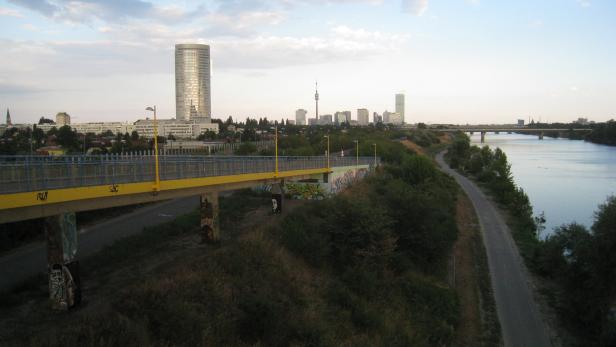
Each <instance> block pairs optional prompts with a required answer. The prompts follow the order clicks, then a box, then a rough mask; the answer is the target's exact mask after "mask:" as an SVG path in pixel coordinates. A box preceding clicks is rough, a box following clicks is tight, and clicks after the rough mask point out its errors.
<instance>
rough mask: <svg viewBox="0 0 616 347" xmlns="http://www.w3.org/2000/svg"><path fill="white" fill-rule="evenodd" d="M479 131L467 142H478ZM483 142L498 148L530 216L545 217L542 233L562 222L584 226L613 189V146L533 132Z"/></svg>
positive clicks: (615, 155)
mask: <svg viewBox="0 0 616 347" xmlns="http://www.w3.org/2000/svg"><path fill="white" fill-rule="evenodd" d="M480 142H481V141H480V135H479V134H478V133H475V134H474V135H472V136H471V143H472V144H474V145H478V146H481V143H480ZM485 145H488V146H490V147H491V148H492V149H496V147H499V148H501V149H502V150H503V151H504V152H505V153H506V154H507V158H508V159H509V162H510V163H511V172H512V173H513V176H514V180H515V182H516V184H517V185H518V186H520V187H522V188H523V189H524V191H526V194H528V197H529V199H530V202H531V204H532V205H533V209H534V212H535V215H538V214H539V213H541V212H542V211H543V212H544V213H545V217H546V220H547V222H546V225H545V226H546V229H545V231H544V233H543V235H544V236H545V235H547V234H548V233H551V232H552V230H553V228H555V227H558V226H560V225H562V224H566V223H571V222H574V221H575V222H577V223H580V224H583V225H586V226H588V227H590V226H591V225H592V223H593V218H594V212H595V211H596V209H597V206H598V205H599V204H602V203H604V202H605V200H606V198H607V197H608V196H609V195H614V194H616V147H610V146H604V145H597V144H594V143H590V142H585V141H580V140H568V139H553V138H548V137H545V138H544V139H543V140H541V141H540V140H539V139H538V138H537V136H536V135H519V134H504V133H501V134H498V135H496V134H494V133H488V134H486V143H485Z"/></svg>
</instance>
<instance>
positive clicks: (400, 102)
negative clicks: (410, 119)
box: [396, 94, 406, 124]
mask: <svg viewBox="0 0 616 347" xmlns="http://www.w3.org/2000/svg"><path fill="white" fill-rule="evenodd" d="M396 113H399V114H400V117H402V124H404V123H405V122H406V119H404V94H396Z"/></svg>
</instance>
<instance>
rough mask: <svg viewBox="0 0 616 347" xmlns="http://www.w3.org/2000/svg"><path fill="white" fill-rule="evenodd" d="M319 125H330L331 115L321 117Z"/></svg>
mask: <svg viewBox="0 0 616 347" xmlns="http://www.w3.org/2000/svg"><path fill="white" fill-rule="evenodd" d="M319 124H320V125H330V124H332V115H331V114H324V115H322V116H321V117H319Z"/></svg>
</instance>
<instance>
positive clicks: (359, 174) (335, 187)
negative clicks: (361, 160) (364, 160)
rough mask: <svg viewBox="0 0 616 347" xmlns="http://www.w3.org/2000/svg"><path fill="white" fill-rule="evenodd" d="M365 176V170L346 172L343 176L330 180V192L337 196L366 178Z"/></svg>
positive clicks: (366, 171) (366, 173)
mask: <svg viewBox="0 0 616 347" xmlns="http://www.w3.org/2000/svg"><path fill="white" fill-rule="evenodd" d="M366 175H368V170H367V169H358V170H348V171H347V172H345V173H344V175H342V176H338V177H334V178H333V179H332V181H331V189H330V192H331V193H332V194H338V193H339V192H341V191H343V190H345V189H347V188H348V187H350V186H351V185H353V184H354V183H356V182H358V181H359V180H361V179H362V178H364V177H366Z"/></svg>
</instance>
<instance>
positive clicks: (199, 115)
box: [0, 44, 594, 139]
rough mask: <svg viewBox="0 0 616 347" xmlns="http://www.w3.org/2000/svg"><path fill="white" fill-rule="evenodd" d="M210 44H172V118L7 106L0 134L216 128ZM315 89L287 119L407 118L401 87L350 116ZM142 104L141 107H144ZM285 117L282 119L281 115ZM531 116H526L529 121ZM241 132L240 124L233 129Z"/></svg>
mask: <svg viewBox="0 0 616 347" xmlns="http://www.w3.org/2000/svg"><path fill="white" fill-rule="evenodd" d="M210 58H211V57H210V46H209V45H204V44H176V45H175V95H176V100H175V104H176V116H175V118H171V119H157V121H156V123H155V121H154V119H151V118H149V117H146V118H145V119H139V120H137V121H136V122H86V123H72V122H71V116H70V115H69V114H68V113H66V112H59V113H57V114H56V117H55V121H54V120H49V119H45V117H42V118H41V119H45V120H46V121H45V122H39V124H36V125H35V124H21V123H17V124H14V123H13V122H12V120H11V115H10V111H9V110H8V109H7V113H6V124H0V135H2V134H3V133H4V132H5V131H6V130H7V129H8V128H18V129H27V128H29V129H33V128H34V126H36V127H37V128H39V129H41V130H42V131H44V132H47V131H49V130H51V129H52V128H54V127H56V128H59V127H62V126H69V127H71V129H73V130H74V131H76V132H77V133H81V134H88V133H92V134H96V135H99V134H103V133H107V132H111V133H113V134H118V133H119V134H127V133H128V134H131V133H133V132H137V134H138V135H139V136H140V137H144V138H153V137H154V128H155V127H157V130H158V134H159V136H164V137H173V138H178V139H196V138H198V137H199V136H203V135H205V134H207V133H210V132H213V133H215V134H217V133H218V132H219V130H220V129H219V124H218V123H216V122H212V115H211V109H212V102H211V64H210ZM319 98H320V95H319V91H318V84H315V94H314V99H315V113H314V117H309V111H308V110H306V109H304V108H300V109H297V110H296V111H295V119H294V120H293V119H286V124H288V125H298V126H306V125H307V126H328V125H344V124H346V125H348V126H368V125H370V124H373V125H376V124H379V123H381V124H386V125H391V126H401V125H404V124H408V120H407V119H406V100H405V95H404V94H403V93H398V94H395V99H394V104H395V111H394V112H389V111H388V110H385V111H383V113H382V114H379V113H378V112H373V113H372V119H370V112H369V110H368V109H366V108H358V109H357V111H356V116H355V119H353V114H352V112H351V111H349V110H344V111H337V112H335V113H334V114H333V115H332V114H319ZM144 108H145V107H144ZM575 122H576V123H578V124H582V125H586V124H590V123H594V122H589V121H588V120H587V119H586V118H579V119H578V120H577V121H575ZM283 123H284V120H283ZM531 123H534V120H532V121H531V120H530V119H529V121H528V124H531ZM516 125H517V126H524V125H525V120H524V119H518V120H517V123H516ZM237 130H238V131H240V132H241V129H237Z"/></svg>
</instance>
